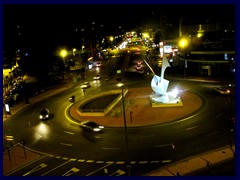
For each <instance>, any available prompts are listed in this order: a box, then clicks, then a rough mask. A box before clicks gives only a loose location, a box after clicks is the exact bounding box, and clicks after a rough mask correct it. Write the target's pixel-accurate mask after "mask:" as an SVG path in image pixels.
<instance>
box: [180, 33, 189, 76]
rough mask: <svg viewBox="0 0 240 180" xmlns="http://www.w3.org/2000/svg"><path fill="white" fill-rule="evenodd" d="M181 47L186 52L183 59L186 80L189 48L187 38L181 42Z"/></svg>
mask: <svg viewBox="0 0 240 180" xmlns="http://www.w3.org/2000/svg"><path fill="white" fill-rule="evenodd" d="M179 46H180V47H181V48H182V49H183V50H184V54H183V58H184V69H183V73H184V79H185V78H186V69H187V60H186V47H187V46H188V40H187V39H186V38H182V39H180V41H179Z"/></svg>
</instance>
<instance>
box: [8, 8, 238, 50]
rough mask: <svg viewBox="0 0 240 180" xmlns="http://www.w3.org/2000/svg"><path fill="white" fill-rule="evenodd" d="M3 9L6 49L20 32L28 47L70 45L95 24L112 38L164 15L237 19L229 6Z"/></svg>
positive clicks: (189, 19)
mask: <svg viewBox="0 0 240 180" xmlns="http://www.w3.org/2000/svg"><path fill="white" fill-rule="evenodd" d="M3 10H4V13H3V23H4V45H5V48H10V47H13V46H14V43H15V42H16V41H18V39H17V38H18V36H17V34H18V32H20V33H21V38H22V41H24V43H25V44H27V46H31V45H33V46H38V47H42V46H48V45H49V46H50V44H52V45H54V46H55V45H57V44H64V43H70V42H69V40H68V39H72V38H74V36H75V35H76V33H81V32H80V31H81V29H82V28H83V29H85V30H86V28H89V29H91V26H93V25H92V22H95V25H94V26H96V27H100V25H103V27H104V32H105V33H106V34H109V35H111V32H114V31H115V30H116V29H117V28H118V27H119V26H121V28H122V29H124V30H125V31H128V30H131V29H132V28H135V27H139V26H144V25H145V24H146V23H147V22H152V23H156V22H159V21H160V18H161V17H162V16H163V15H166V16H167V17H168V18H169V21H171V22H172V23H178V21H179V19H180V17H183V18H185V23H191V22H192V23H193V22H194V21H197V22H206V21H209V22H214V21H218V22H222V21H223V22H228V21H234V20H235V19H234V17H235V9H234V5H226V4H223V5H221V4H217V5H216V4H213V5H210V4H207V5H196V4H193V5H189V4H178V5H177V4H174V5H171V4H169V5H166V4H165V5H164V4H157V5H154V4H144V5H143V4H118V5H117V4H112V5H110V4H91V5H86V4H85V5H84V4H52V5H50V4H46V5H44V4H5V5H4V7H3ZM226 15H227V16H226ZM18 25H19V26H20V28H19V30H17V26H18ZM78 35H79V34H78ZM75 37H77V35H76V36H75ZM43 48H44V47H43Z"/></svg>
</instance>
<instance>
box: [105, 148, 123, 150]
mask: <svg viewBox="0 0 240 180" xmlns="http://www.w3.org/2000/svg"><path fill="white" fill-rule="evenodd" d="M102 149H104V150H120V148H102Z"/></svg>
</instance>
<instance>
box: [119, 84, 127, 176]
mask: <svg viewBox="0 0 240 180" xmlns="http://www.w3.org/2000/svg"><path fill="white" fill-rule="evenodd" d="M117 86H118V87H121V90H122V107H123V120H124V130H125V141H126V150H127V162H126V166H127V169H128V176H130V169H129V168H130V162H129V148H128V133H127V123H126V113H125V103H124V92H123V84H122V83H118V84H117Z"/></svg>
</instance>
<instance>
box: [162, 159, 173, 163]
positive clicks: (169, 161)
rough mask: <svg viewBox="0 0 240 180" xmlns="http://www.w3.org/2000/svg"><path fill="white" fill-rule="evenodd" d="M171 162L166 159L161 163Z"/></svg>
mask: <svg viewBox="0 0 240 180" xmlns="http://www.w3.org/2000/svg"><path fill="white" fill-rule="evenodd" d="M171 161H172V160H170V159H166V160H162V163H170V162H171Z"/></svg>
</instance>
